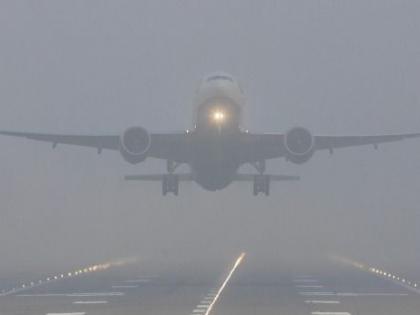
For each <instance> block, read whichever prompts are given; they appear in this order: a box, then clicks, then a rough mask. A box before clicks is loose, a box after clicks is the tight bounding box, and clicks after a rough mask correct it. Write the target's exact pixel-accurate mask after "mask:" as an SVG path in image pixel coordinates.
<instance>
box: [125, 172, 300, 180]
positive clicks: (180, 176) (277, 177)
mask: <svg viewBox="0 0 420 315" xmlns="http://www.w3.org/2000/svg"><path fill="white" fill-rule="evenodd" d="M174 175H176V176H177V177H178V180H179V181H182V182H188V181H193V180H194V177H193V175H192V174H174ZM255 176H258V175H256V174H237V175H236V176H235V178H234V179H233V180H234V181H237V182H251V181H253V180H254V179H255ZM268 176H270V180H272V181H294V180H299V179H300V177H299V176H292V175H278V174H273V175H268ZM164 177H165V175H164V174H144V175H127V176H125V177H124V178H125V180H131V181H151V182H153V181H162V180H163V179H164Z"/></svg>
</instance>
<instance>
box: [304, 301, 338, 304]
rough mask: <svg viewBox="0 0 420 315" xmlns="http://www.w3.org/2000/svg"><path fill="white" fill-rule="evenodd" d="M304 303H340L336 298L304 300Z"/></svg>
mask: <svg viewBox="0 0 420 315" xmlns="http://www.w3.org/2000/svg"><path fill="white" fill-rule="evenodd" d="M305 303H306V304H340V303H341V302H340V301H337V300H306V301H305Z"/></svg>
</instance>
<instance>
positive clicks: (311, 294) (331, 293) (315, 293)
mask: <svg viewBox="0 0 420 315" xmlns="http://www.w3.org/2000/svg"><path fill="white" fill-rule="evenodd" d="M299 294H300V295H305V296H306V295H308V296H323V295H335V294H336V293H334V292H317V291H305V292H299Z"/></svg>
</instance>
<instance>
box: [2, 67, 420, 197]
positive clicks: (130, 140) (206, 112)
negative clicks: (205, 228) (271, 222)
mask: <svg viewBox="0 0 420 315" xmlns="http://www.w3.org/2000/svg"><path fill="white" fill-rule="evenodd" d="M245 102H246V99H245V96H244V93H243V91H242V89H241V87H240V85H239V84H238V81H237V80H236V79H235V78H234V77H232V76H231V75H229V74H226V73H215V74H212V75H209V76H207V77H206V78H204V79H203V80H202V82H201V84H200V85H199V87H198V89H197V92H196V94H195V98H194V117H195V121H194V126H193V127H192V128H191V129H189V130H186V131H184V132H180V133H149V132H148V131H147V130H146V129H145V128H143V127H140V126H135V127H131V128H128V129H127V130H125V131H124V132H123V133H122V134H110V135H63V134H46V133H30V132H29V133H28V132H15V131H0V134H2V135H7V136H16V137H24V138H29V139H33V140H39V141H46V142H50V143H52V145H53V148H55V147H56V146H57V144H69V145H78V146H85V147H92V148H95V149H97V150H98V153H100V152H102V150H104V149H107V150H114V151H119V152H120V154H121V155H122V157H123V158H124V160H125V161H127V162H128V163H131V164H137V163H140V162H143V161H144V160H145V159H146V158H148V157H150V158H156V159H162V160H165V161H166V169H167V171H166V174H144V175H131V176H126V179H127V180H141V181H160V182H161V183H162V194H163V195H166V194H167V193H173V194H175V195H178V188H179V182H181V181H194V182H196V183H198V184H199V185H200V186H201V187H203V188H204V189H206V190H209V191H216V190H221V189H223V188H225V187H227V186H228V185H229V184H230V183H232V182H234V181H250V182H252V183H253V194H254V195H258V194H259V193H263V194H265V195H269V193H270V182H271V181H283V180H284V181H287V180H297V179H299V178H298V177H297V176H287V175H272V174H266V167H265V164H266V160H269V159H276V158H285V159H286V160H287V161H290V162H292V163H296V164H303V163H305V162H307V161H308V160H309V159H310V158H311V157H312V156H313V155H314V153H315V152H316V151H319V150H329V151H330V153H332V152H333V150H334V149H338V148H344V147H350V146H360V145H368V144H370V145H373V146H374V147H375V148H376V147H377V145H378V144H380V143H384V142H392V141H398V140H403V139H406V138H414V137H420V133H408V134H396V135H378V136H316V135H312V133H311V132H309V131H308V130H307V129H306V128H303V127H294V128H291V129H289V130H288V131H287V132H285V133H266V134H257V133H252V132H248V131H247V130H245V129H243V128H242V115H243V108H244V104H245ZM183 164H187V165H189V166H190V169H191V171H190V173H182V174H180V173H177V172H176V171H177V168H178V167H179V166H180V165H183ZM244 164H250V165H252V166H253V167H254V168H255V173H251V174H239V173H238V169H239V167H240V166H242V165H244Z"/></svg>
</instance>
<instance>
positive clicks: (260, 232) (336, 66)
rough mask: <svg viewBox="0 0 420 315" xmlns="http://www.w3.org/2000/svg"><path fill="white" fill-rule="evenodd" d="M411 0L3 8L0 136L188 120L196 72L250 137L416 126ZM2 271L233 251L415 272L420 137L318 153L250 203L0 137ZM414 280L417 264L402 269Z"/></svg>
mask: <svg viewBox="0 0 420 315" xmlns="http://www.w3.org/2000/svg"><path fill="white" fill-rule="evenodd" d="M419 30H420V4H418V3H417V2H416V1H403V0H399V1H388V0H377V1H373V0H372V1H366V0H363V1H345V0H342V1H337V0H334V1H329V0H320V1H294V0H293V1H292V0H290V1H279V0H277V1H274V0H273V1H251V0H249V1H248V0H247V1H244V0H237V1H232V0H231V1H227V0H223V1H222V0H218V1H214V0H213V1H197V0H191V1H181V0H179V1H93V0H92V1H14V0H13V1H12V0H10V1H1V2H0V43H1V46H0V47H1V49H0V126H1V129H11V130H24V131H42V132H58V133H63V132H66V133H87V134H100V133H120V132H122V131H123V130H124V129H125V128H126V127H129V126H132V125H141V126H145V127H146V128H148V129H150V130H151V131H174V130H183V129H185V128H188V127H190V125H191V116H192V115H191V113H192V104H191V102H192V96H193V92H194V89H195V88H196V86H197V83H198V80H199V79H200V78H201V77H202V76H203V75H205V74H206V73H208V72H213V71H215V70H224V71H227V72H231V73H233V74H234V75H236V76H238V78H239V80H240V81H241V82H242V84H243V86H244V87H245V90H246V94H247V96H248V99H249V102H248V107H247V109H246V124H247V127H249V129H250V130H251V131H256V132H263V131H276V132H284V131H285V130H287V129H289V128H290V127H292V126H294V125H296V124H299V125H304V126H306V127H308V128H310V129H311V130H312V131H313V132H314V133H315V134H331V135H334V134H338V135H342V134H371V133H372V134H379V133H399V132H412V131H419V130H420V124H419V121H420V119H419V118H420V92H419V91H420V89H419V86H420V37H419V36H418V35H419ZM0 145H1V147H2V149H1V150H0V162H1V164H0V165H1V166H0V178H1V179H0V197H1V200H2V206H1V208H0V239H1V246H0V257H2V259H1V260H0V276H8V275H10V274H13V273H16V272H26V271H36V272H43V271H45V270H47V269H48V268H57V269H65V268H67V267H73V266H75V265H80V264H81V265H83V264H85V263H90V262H92V261H95V262H96V261H102V260H104V259H108V258H114V257H120V256H130V255H139V256H141V257H142V258H144V259H146V260H149V259H151V260H156V261H162V260H163V259H167V260H168V261H169V262H171V263H173V264H180V263H183V262H188V263H190V264H195V263H196V264H197V265H198V264H199V263H200V264H201V266H203V268H204V267H205V264H202V263H203V262H204V261H207V262H208V264H209V265H210V264H211V261H212V260H213V261H217V260H225V259H228V258H230V257H233V256H235V255H236V254H237V253H238V252H239V251H240V250H246V251H248V252H249V253H250V256H251V257H254V259H255V260H257V261H259V262H260V263H259V264H256V265H258V266H260V267H261V268H265V267H267V266H276V267H278V268H280V267H279V266H283V265H287V264H289V263H291V262H296V261H298V262H305V263H307V264H312V263H315V262H317V261H318V260H319V258H322V257H324V255H325V253H328V252H334V253H339V254H343V255H347V256H350V257H355V258H358V259H361V260H365V261H367V262H371V263H373V264H383V265H385V266H386V267H387V268H394V270H402V272H415V271H416V270H414V269H415V266H417V265H418V264H419V263H420V254H419V252H420V245H419V244H420V232H418V231H417V230H418V227H419V224H420V213H419V212H420V209H419V197H418V191H419V189H420V178H419V173H420V159H419V157H420V142H419V141H417V142H416V141H407V142H402V143H397V144H389V145H383V146H381V147H380V150H379V151H375V150H373V149H372V148H355V149H346V150H343V151H337V152H336V153H335V155H334V156H333V157H330V156H329V155H328V154H327V153H319V154H316V155H315V157H314V158H313V159H312V160H311V161H310V162H309V163H307V164H305V165H303V166H295V165H291V164H289V163H286V162H285V161H283V160H278V161H272V162H270V163H269V168H270V170H272V171H276V172H281V173H290V174H297V175H300V176H302V178H303V179H302V180H301V182H299V183H281V184H276V185H274V186H273V191H272V192H273V193H272V196H271V197H270V198H254V197H253V196H251V188H250V185H246V184H233V185H232V186H230V187H229V188H228V189H226V190H224V191H222V192H219V193H209V192H205V191H203V190H202V189H200V188H199V187H197V186H196V185H194V184H186V185H182V187H181V195H180V197H179V198H176V199H175V198H171V197H170V198H165V199H164V198H162V197H161V196H160V185H158V184H153V183H152V184H144V185H142V184H136V183H125V182H124V181H123V180H122V176H123V175H125V174H132V173H136V174H137V173H141V172H154V171H164V169H165V168H164V163H163V162H158V161H151V160H148V161H147V162H146V163H144V164H140V165H137V166H131V165H128V164H126V163H125V162H124V161H123V159H122V158H121V157H120V156H119V155H118V154H117V153H114V152H104V153H103V154H102V155H101V156H100V157H98V156H97V154H96V152H95V151H94V150H89V149H83V148H74V147H65V146H62V147H59V148H58V149H57V150H56V151H54V152H52V150H51V148H50V145H47V144H42V143H34V142H28V141H24V140H17V139H8V138H1V139H0ZM417 271H418V270H417Z"/></svg>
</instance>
